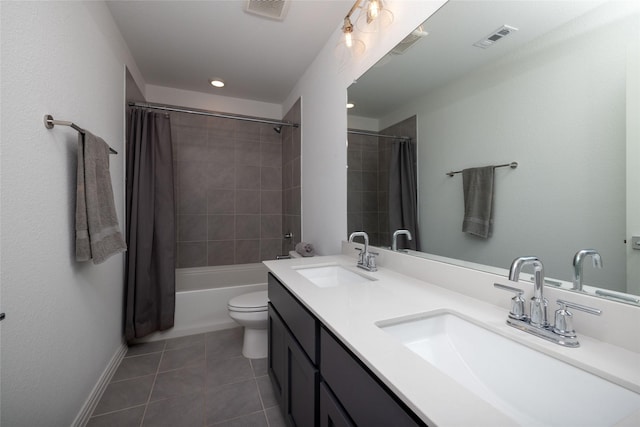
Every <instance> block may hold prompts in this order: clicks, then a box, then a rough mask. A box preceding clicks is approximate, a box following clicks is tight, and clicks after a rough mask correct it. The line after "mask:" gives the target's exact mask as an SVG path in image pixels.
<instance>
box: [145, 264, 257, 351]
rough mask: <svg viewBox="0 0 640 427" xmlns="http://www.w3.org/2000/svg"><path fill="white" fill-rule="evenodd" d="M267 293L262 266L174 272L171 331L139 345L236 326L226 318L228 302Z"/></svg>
mask: <svg viewBox="0 0 640 427" xmlns="http://www.w3.org/2000/svg"><path fill="white" fill-rule="evenodd" d="M266 290H267V268H266V267H265V266H264V265H263V264H262V263H257V264H237V265H224V266H219V267H197V268H178V269H176V315H175V323H174V327H173V328H171V329H169V330H167V331H163V332H155V333H153V334H151V335H149V336H147V337H145V338H144V339H143V340H141V341H157V340H161V339H166V338H176V337H181V336H185V335H192V334H199V333H203V332H210V331H217V330H221V329H229V328H233V327H236V326H239V325H238V324H237V323H236V322H234V321H233V320H232V319H231V318H230V317H229V315H228V311H227V302H228V301H229V300H230V299H231V298H233V297H235V296H238V295H242V294H245V293H247V292H255V291H266Z"/></svg>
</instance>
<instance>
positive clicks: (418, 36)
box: [391, 27, 429, 55]
mask: <svg viewBox="0 0 640 427" xmlns="http://www.w3.org/2000/svg"><path fill="white" fill-rule="evenodd" d="M428 35H429V33H428V32H426V31H424V30H423V29H422V27H418V28H417V29H415V30H414V31H412V32H411V34H409V35H408V36H407V37H405V38H404V39H402V41H400V43H398V44H397V45H396V47H394V48H393V49H392V50H391V53H392V54H393V55H402V54H403V53H405V52H406V51H407V49H409V48H410V47H411V46H413V45H414V44H416V43H417V42H418V41H420V40H422V39H423V38H424V37H426V36H428Z"/></svg>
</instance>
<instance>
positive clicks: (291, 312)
mask: <svg viewBox="0 0 640 427" xmlns="http://www.w3.org/2000/svg"><path fill="white" fill-rule="evenodd" d="M268 289H269V301H271V304H272V305H273V307H274V308H275V309H276V311H277V312H278V314H279V315H280V317H282V320H283V321H284V323H285V324H286V325H287V326H288V327H289V329H290V330H291V333H292V334H293V336H295V337H296V339H297V340H298V342H299V343H300V346H301V347H302V349H303V350H304V352H305V353H306V354H307V356H308V357H309V359H311V362H313V363H314V364H316V365H317V364H318V339H319V338H318V329H319V326H318V321H317V320H316V318H315V317H314V316H313V314H311V313H310V312H309V311H308V310H307V309H306V308H304V307H303V306H302V304H300V302H298V300H297V299H296V298H295V297H294V296H293V295H291V293H290V292H289V291H288V290H286V289H285V287H284V286H283V285H282V284H281V283H280V281H279V280H278V279H276V278H275V276H273V275H272V274H271V273H269V284H268Z"/></svg>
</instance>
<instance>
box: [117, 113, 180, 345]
mask: <svg viewBox="0 0 640 427" xmlns="http://www.w3.org/2000/svg"><path fill="white" fill-rule="evenodd" d="M128 119H129V120H128V138H127V171H126V174H127V181H126V197H127V245H128V247H129V251H128V252H127V261H126V269H125V275H126V277H125V299H126V302H125V304H126V306H125V338H126V339H127V341H131V340H132V339H134V338H141V337H143V336H145V335H148V334H150V333H152V332H155V331H162V330H165V329H168V328H171V327H172V326H173V320H174V311H175V257H176V255H175V251H176V249H175V247H176V243H175V207H174V206H175V204H174V187H173V148H172V143H171V124H170V120H169V116H168V115H165V114H159V113H154V112H150V111H145V110H141V109H136V108H131V109H130V112H129V117H128Z"/></svg>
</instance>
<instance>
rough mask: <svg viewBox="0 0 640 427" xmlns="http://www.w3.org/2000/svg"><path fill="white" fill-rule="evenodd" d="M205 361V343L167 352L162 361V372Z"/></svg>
mask: <svg viewBox="0 0 640 427" xmlns="http://www.w3.org/2000/svg"><path fill="white" fill-rule="evenodd" d="M202 361H204V341H203V342H200V343H197V344H194V345H191V346H189V347H183V348H179V349H176V350H165V351H164V353H162V360H161V361H160V372H163V371H168V370H171V369H180V368H185V367H187V366H189V365H194V364H197V363H200V362H202Z"/></svg>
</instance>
